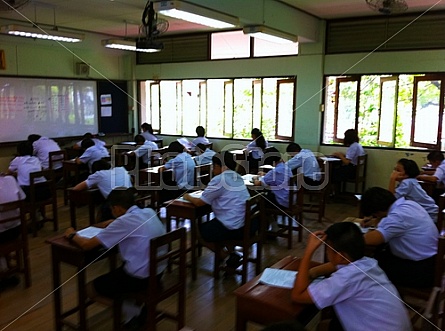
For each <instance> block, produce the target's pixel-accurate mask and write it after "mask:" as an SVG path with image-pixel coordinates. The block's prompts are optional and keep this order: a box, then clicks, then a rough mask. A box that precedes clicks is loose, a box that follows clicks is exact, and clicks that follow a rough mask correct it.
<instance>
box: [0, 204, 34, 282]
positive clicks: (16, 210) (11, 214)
mask: <svg viewBox="0 0 445 331" xmlns="http://www.w3.org/2000/svg"><path fill="white" fill-rule="evenodd" d="M0 214H2V217H5V218H3V219H2V220H0V223H6V222H13V221H20V235H19V236H18V237H17V238H15V239H13V240H10V241H7V242H3V243H1V244H0V256H2V257H11V253H14V259H15V265H13V266H11V267H10V268H8V270H7V271H2V272H0V275H1V276H10V275H12V274H14V273H16V272H21V273H23V275H24V277H25V286H26V287H30V286H31V270H30V267H29V248H28V231H27V227H26V220H25V213H24V208H23V201H21V200H18V201H13V202H7V203H2V204H0ZM8 264H9V263H8Z"/></svg>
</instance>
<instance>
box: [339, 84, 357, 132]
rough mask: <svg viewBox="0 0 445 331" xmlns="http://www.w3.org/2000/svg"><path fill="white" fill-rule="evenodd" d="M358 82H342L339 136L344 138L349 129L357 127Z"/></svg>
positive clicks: (340, 89)
mask: <svg viewBox="0 0 445 331" xmlns="http://www.w3.org/2000/svg"><path fill="white" fill-rule="evenodd" d="M357 84H358V82H356V81H352V82H349V81H348V82H341V83H340V85H339V91H338V115H337V116H338V122H337V137H336V138H338V139H343V138H344V133H345V131H346V130H348V129H353V128H355V113H356V107H355V105H356V97H357Z"/></svg>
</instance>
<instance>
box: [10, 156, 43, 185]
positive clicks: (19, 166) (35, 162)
mask: <svg viewBox="0 0 445 331" xmlns="http://www.w3.org/2000/svg"><path fill="white" fill-rule="evenodd" d="M9 170H10V171H14V172H17V181H18V183H19V185H20V186H29V185H30V181H29V174H30V173H31V172H36V171H41V170H42V166H41V164H40V161H39V159H38V158H37V157H35V156H31V155H25V156H17V157H15V158H14V159H13V160H12V161H11V163H10V164H9ZM44 181H46V179H45V178H44V177H38V178H36V179H35V181H34V182H35V183H41V182H44Z"/></svg>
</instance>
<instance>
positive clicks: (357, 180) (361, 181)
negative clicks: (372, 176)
mask: <svg viewBox="0 0 445 331" xmlns="http://www.w3.org/2000/svg"><path fill="white" fill-rule="evenodd" d="M367 164H368V154H365V155H362V156H359V157H358V159H357V166H356V169H355V170H356V171H355V177H354V178H352V179H347V180H345V181H344V182H343V189H342V192H343V193H345V192H346V185H347V183H352V184H354V192H353V193H354V194H359V193H363V192H365V185H366V169H367ZM359 188H360V190H359Z"/></svg>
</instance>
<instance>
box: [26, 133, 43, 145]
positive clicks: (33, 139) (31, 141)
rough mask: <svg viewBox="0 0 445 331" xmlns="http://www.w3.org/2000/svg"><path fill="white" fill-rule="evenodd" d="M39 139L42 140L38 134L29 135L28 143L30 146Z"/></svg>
mask: <svg viewBox="0 0 445 331" xmlns="http://www.w3.org/2000/svg"><path fill="white" fill-rule="evenodd" d="M40 138H42V136H41V135H39V134H30V135H29V136H28V141H29V142H30V143H31V144H32V143H33V142H34V141H37V140H39V139H40Z"/></svg>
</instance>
